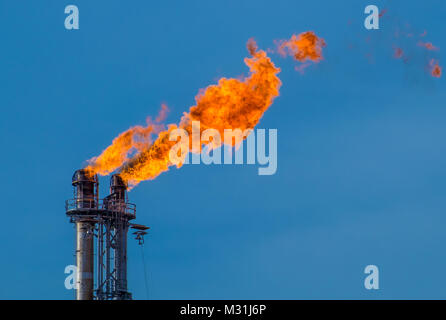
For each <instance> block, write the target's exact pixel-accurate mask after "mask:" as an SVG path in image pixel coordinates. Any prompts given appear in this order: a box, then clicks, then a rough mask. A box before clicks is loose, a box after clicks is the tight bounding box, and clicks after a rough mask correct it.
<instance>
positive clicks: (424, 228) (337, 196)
mask: <svg viewBox="0 0 446 320" xmlns="http://www.w3.org/2000/svg"><path fill="white" fill-rule="evenodd" d="M371 3H373V4H376V5H378V7H380V8H387V9H388V13H387V14H386V15H384V16H383V18H382V19H381V26H380V27H381V28H380V30H373V31H367V30H366V29H365V28H364V27H363V19H364V18H365V15H364V13H363V11H364V7H365V6H366V5H368V4H371ZM68 4H76V5H77V6H78V7H79V10H80V29H79V30H75V31H68V30H65V29H64V19H65V14H64V8H65V5H68ZM445 16H446V3H445V2H444V1H441V0H436V1H434V0H432V1H428V2H421V1H417V2H415V1H413V2H408V1H375V2H370V1H340V2H334V1H318V0H314V1H280V0H278V1H259V0H256V1H218V2H217V1H181V2H180V1H162V2H157V3H153V2H149V1H132V4H128V3H124V2H123V1H84V0H76V1H72V2H67V3H63V2H60V1H43V0H41V1H28V2H26V4H24V3H22V2H20V3H19V2H16V1H11V0H1V1H0V30H1V31H0V35H1V43H2V45H1V50H0V70H1V72H0V106H1V110H2V114H1V117H0V129H1V135H0V137H1V138H0V139H1V145H2V150H3V154H2V155H3V156H2V157H1V160H0V164H1V166H2V169H3V170H2V174H1V177H2V179H1V181H2V183H1V184H0V194H1V195H2V199H3V204H2V216H3V219H2V221H3V231H2V232H1V233H0V243H1V245H0V248H1V249H2V258H1V263H0V274H2V275H3V278H2V286H0V298H2V299H36V298H37V299H71V298H73V292H72V291H69V290H66V289H65V288H64V279H65V276H66V275H65V274H64V268H65V266H66V265H69V264H72V263H73V262H74V258H73V254H74V229H73V226H72V225H71V224H70V223H69V222H68V219H67V218H66V216H65V213H64V200H65V199H68V198H70V197H71V196H72V187H71V176H72V173H73V171H74V170H76V169H78V168H80V167H81V166H83V165H84V164H85V160H87V159H89V158H91V157H92V156H95V155H97V154H99V153H100V152H101V151H102V150H103V149H104V148H105V147H106V146H107V145H108V144H109V143H110V142H111V140H112V139H113V138H114V137H115V136H116V135H117V134H119V133H120V132H122V131H124V130H125V129H127V128H128V127H130V126H132V125H136V124H144V123H145V118H146V117H147V116H149V115H151V116H155V115H156V114H157V112H158V110H159V108H160V105H161V103H163V102H165V103H167V105H168V106H169V107H170V109H171V112H170V114H169V117H168V119H167V122H171V123H176V122H177V121H178V119H179V118H180V116H181V114H182V112H183V111H186V110H188V108H189V107H190V106H191V105H193V104H194V97H195V95H196V94H197V92H198V90H199V89H200V88H205V87H206V86H207V85H209V84H213V83H215V82H216V81H217V80H218V79H219V78H220V77H222V76H225V77H237V76H239V75H241V74H246V73H247V71H248V69H247V67H246V66H245V65H244V63H243V58H244V57H245V56H246V55H247V52H246V48H245V44H246V41H247V40H248V39H249V38H250V37H254V38H255V39H256V40H257V42H258V45H259V46H260V47H261V48H268V47H272V45H273V40H274V39H285V38H288V37H290V36H291V34H293V33H299V32H303V31H307V30H314V31H315V32H316V33H317V34H318V35H320V36H321V37H323V38H324V39H325V41H326V43H327V47H326V48H325V49H324V57H325V60H324V61H322V62H321V63H320V64H319V65H317V66H312V67H310V68H308V69H307V70H306V72H305V74H304V75H301V74H299V73H298V72H296V71H294V70H293V68H294V66H295V64H294V62H293V61H291V60H290V59H282V58H281V57H279V56H277V55H272V59H273V60H274V62H275V64H276V65H277V66H279V67H280V68H281V69H282V72H281V73H280V75H279V76H280V78H281V80H282V82H283V86H282V88H281V91H280V96H279V97H278V98H277V99H276V101H275V102H274V104H273V105H272V106H271V108H270V109H269V110H268V111H267V112H266V113H265V115H264V117H263V118H262V120H261V122H260V124H259V128H267V129H268V128H277V129H278V170H277V173H276V174H275V175H273V176H258V175H257V167H256V166H252V165H251V166H250V165H239V166H235V165H233V166H206V165H199V166H196V165H194V166H192V165H190V166H184V167H183V168H181V169H180V170H176V169H173V170H170V171H169V172H167V173H164V174H162V175H161V176H160V177H159V178H158V179H156V180H154V181H149V182H143V183H141V184H140V185H139V186H138V187H137V188H135V189H134V190H133V191H131V192H130V195H129V196H130V199H131V202H133V203H135V204H136V205H137V222H139V223H142V224H147V225H149V226H151V228H152V230H151V233H150V235H149V236H148V238H147V239H146V246H145V248H144V254H145V258H146V264H147V273H148V277H149V292H148V295H147V293H146V290H145V286H144V273H143V263H142V258H141V249H140V247H138V246H137V244H136V241H129V248H128V250H129V266H128V269H129V273H128V278H129V289H130V291H131V292H132V293H133V295H134V298H136V299H146V298H150V299H219V298H226V299H308V298H321V299H330V298H336V299H353V298H354V299H376V298H383V299H393V298H399V299H406V298H409V299H411V298H421V299H426V298H433V299H440V298H441V299H445V298H446V294H445V291H444V287H445V284H446V283H445V280H444V270H445V268H446V254H445V250H444V246H445V243H446V233H445V228H444V226H445V224H446V217H445V212H446V201H445V200H446V192H445V188H444V186H445V181H446V169H445V166H444V159H445V157H446V144H445V141H444V137H445V134H446V128H445V126H444V122H445V119H446V105H445V102H444V101H446V91H445V90H444V88H445V78H444V76H443V77H442V78H440V79H434V78H432V77H430V76H429V75H428V74H427V72H426V70H425V61H426V59H427V56H426V54H427V53H426V51H423V49H421V48H419V47H417V46H416V45H413V46H411V45H410V42H407V40H402V39H398V40H394V39H393V38H392V34H393V32H394V31H395V27H396V26H398V25H400V26H406V27H407V28H410V29H411V30H413V31H414V32H419V33H422V32H423V31H424V30H427V32H428V36H427V38H426V39H427V40H429V41H431V42H432V43H434V45H436V46H437V47H439V48H440V51H438V52H433V53H428V54H432V56H435V57H436V58H439V59H440V63H442V62H443V65H444V64H445V62H446V60H445V58H444V55H443V54H442V50H443V49H446V37H445V26H444V17H445ZM349 22H350V23H349ZM406 23H409V24H410V25H406ZM368 37H370V38H369V41H368V42H367V41H366V39H367V38H368ZM392 39H393V40H392ZM398 41H401V43H400V44H401V45H406V44H407V48H408V52H409V54H411V57H412V59H411V61H410V63H408V64H404V63H403V62H402V61H400V60H395V59H393V58H392V55H393V51H392V45H393V44H395V43H396V42H398ZM405 41H406V42H405ZM368 53H370V54H372V55H373V60H372V61H369V59H367V57H366V54H368ZM101 183H102V185H101V191H102V194H103V195H105V194H106V191H107V185H108V179H107V177H104V178H102V180H101ZM368 264H375V265H377V266H378V267H379V269H380V289H379V290H377V291H368V290H366V289H365V288H364V285H363V280H364V277H365V275H364V273H363V270H364V267H365V266H366V265H368Z"/></svg>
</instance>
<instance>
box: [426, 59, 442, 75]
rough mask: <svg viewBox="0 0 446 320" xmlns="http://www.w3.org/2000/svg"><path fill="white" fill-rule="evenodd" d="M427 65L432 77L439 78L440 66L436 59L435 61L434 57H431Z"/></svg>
mask: <svg viewBox="0 0 446 320" xmlns="http://www.w3.org/2000/svg"><path fill="white" fill-rule="evenodd" d="M429 65H430V67H431V75H432V77H435V78H440V77H441V67H440V65H439V64H438V61H435V60H434V59H432V60H431V61H430V63H429Z"/></svg>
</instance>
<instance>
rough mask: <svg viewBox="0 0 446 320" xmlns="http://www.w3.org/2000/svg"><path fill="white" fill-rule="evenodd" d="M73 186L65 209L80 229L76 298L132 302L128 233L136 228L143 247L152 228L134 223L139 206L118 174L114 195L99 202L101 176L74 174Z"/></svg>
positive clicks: (112, 181) (112, 183) (113, 184)
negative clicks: (128, 196) (70, 197)
mask: <svg viewBox="0 0 446 320" xmlns="http://www.w3.org/2000/svg"><path fill="white" fill-rule="evenodd" d="M72 185H73V187H74V198H73V199H70V200H67V201H66V202H65V210H66V214H67V216H68V217H69V218H70V222H72V223H74V224H75V226H76V266H77V273H76V275H77V276H76V299H77V300H93V299H96V300H128V299H131V298H132V295H131V293H130V292H129V291H128V288H127V233H128V230H129V227H130V228H132V229H134V232H133V234H134V235H135V236H136V239H137V240H138V241H139V243H140V244H141V243H143V241H144V235H145V234H147V232H146V230H147V229H149V227H146V226H143V225H138V224H133V223H130V221H131V220H133V219H135V218H136V207H135V205H134V204H131V203H129V202H128V198H127V185H126V184H125V182H124V181H123V180H122V179H121V177H120V176H119V175H118V174H114V175H112V176H111V178H110V194H109V195H108V196H107V197H105V198H103V199H99V180H98V177H97V175H93V174H90V173H89V172H88V171H87V170H85V169H80V170H77V171H76V172H75V173H74V175H73V179H72ZM95 255H96V263H95ZM95 264H96V270H95V267H94V266H95Z"/></svg>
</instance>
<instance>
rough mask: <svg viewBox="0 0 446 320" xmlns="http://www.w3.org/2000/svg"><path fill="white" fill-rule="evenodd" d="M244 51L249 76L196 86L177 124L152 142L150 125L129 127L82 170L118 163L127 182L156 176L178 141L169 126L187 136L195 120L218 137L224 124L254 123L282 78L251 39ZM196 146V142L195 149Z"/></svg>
mask: <svg viewBox="0 0 446 320" xmlns="http://www.w3.org/2000/svg"><path fill="white" fill-rule="evenodd" d="M248 50H249V52H250V54H251V55H252V57H251V58H245V63H246V65H247V66H248V67H249V69H250V76H249V77H247V78H244V79H242V80H239V79H227V78H222V79H220V80H219V82H218V84H216V85H211V86H209V87H207V88H206V89H204V90H201V91H200V92H199V93H198V95H197V96H196V98H195V100H196V105H195V106H192V107H191V108H190V110H189V113H185V114H184V116H183V118H182V119H181V122H180V124H179V125H178V126H177V125H170V126H169V127H168V129H167V130H165V131H161V132H159V134H158V137H157V138H156V139H155V141H154V142H153V143H152V142H151V141H150V135H151V134H152V133H154V127H153V125H152V124H149V125H148V126H147V127H141V126H138V127H133V128H130V129H128V130H127V131H125V132H124V133H122V134H120V135H119V136H118V137H117V138H115V140H113V143H112V145H111V146H109V147H108V148H107V149H105V150H104V151H103V152H102V154H101V155H99V156H98V157H95V158H93V159H91V160H89V165H88V166H87V169H88V170H90V171H91V172H93V173H98V174H100V175H107V174H109V173H111V172H113V171H115V170H116V169H118V168H119V170H120V176H121V177H122V178H123V179H124V180H125V181H126V182H127V183H128V184H129V185H130V186H131V187H132V186H135V185H137V184H138V183H139V182H141V181H144V180H152V179H154V178H156V177H157V176H158V175H160V174H161V173H162V172H164V171H167V170H168V169H169V167H170V166H172V165H174V164H173V163H172V162H171V161H170V159H169V152H170V150H171V148H172V147H173V146H174V145H175V144H176V143H177V142H176V141H170V140H169V134H170V132H171V131H172V130H173V129H176V128H178V127H179V128H182V129H185V130H186V131H187V132H188V133H189V138H190V139H191V132H192V121H200V133H201V132H202V131H204V130H206V129H208V128H213V129H216V130H218V131H219V133H220V135H221V136H223V134H224V130H225V129H241V130H242V131H243V130H245V129H252V128H254V126H256V125H257V123H258V122H259V121H260V119H261V117H262V116H263V113H264V112H265V111H266V110H267V109H268V108H269V106H270V105H271V104H272V102H273V100H274V98H275V97H277V96H278V95H279V88H280V86H281V81H280V79H279V78H278V77H277V74H278V73H279V72H280V69H279V68H277V67H275V66H274V63H273V62H272V61H271V60H270V58H269V57H268V56H267V54H266V52H265V51H263V50H258V49H257V45H256V43H255V41H254V40H249V41H248ZM155 133H156V132H155ZM243 138H245V137H243ZM189 143H190V144H191V142H189ZM210 143H212V147H214V148H215V147H218V146H219V145H221V142H215V141H212V142H209V144H210ZM134 151H136V154H135V155H134V156H133V157H131V158H130V159H129V154H131V153H132V152H134ZM192 151H194V150H192ZM200 151H201V146H200V150H195V151H194V152H200ZM178 166H181V164H179V165H178Z"/></svg>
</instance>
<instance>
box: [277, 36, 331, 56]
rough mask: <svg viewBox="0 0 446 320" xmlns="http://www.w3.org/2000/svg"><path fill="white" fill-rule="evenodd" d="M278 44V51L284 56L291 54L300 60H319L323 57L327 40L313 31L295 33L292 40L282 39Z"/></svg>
mask: <svg viewBox="0 0 446 320" xmlns="http://www.w3.org/2000/svg"><path fill="white" fill-rule="evenodd" d="M277 44H278V48H277V51H278V52H279V54H280V55H282V56H283V57H286V56H287V55H290V56H293V57H294V59H296V60H298V61H300V62H305V61H306V60H311V61H313V62H319V61H321V60H322V59H323V57H322V48H323V47H325V41H324V39H322V38H319V37H318V36H316V34H315V33H314V32H313V31H307V32H303V33H301V34H299V35H295V34H293V35H292V36H291V39H290V40H280V41H278V43H277Z"/></svg>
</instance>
